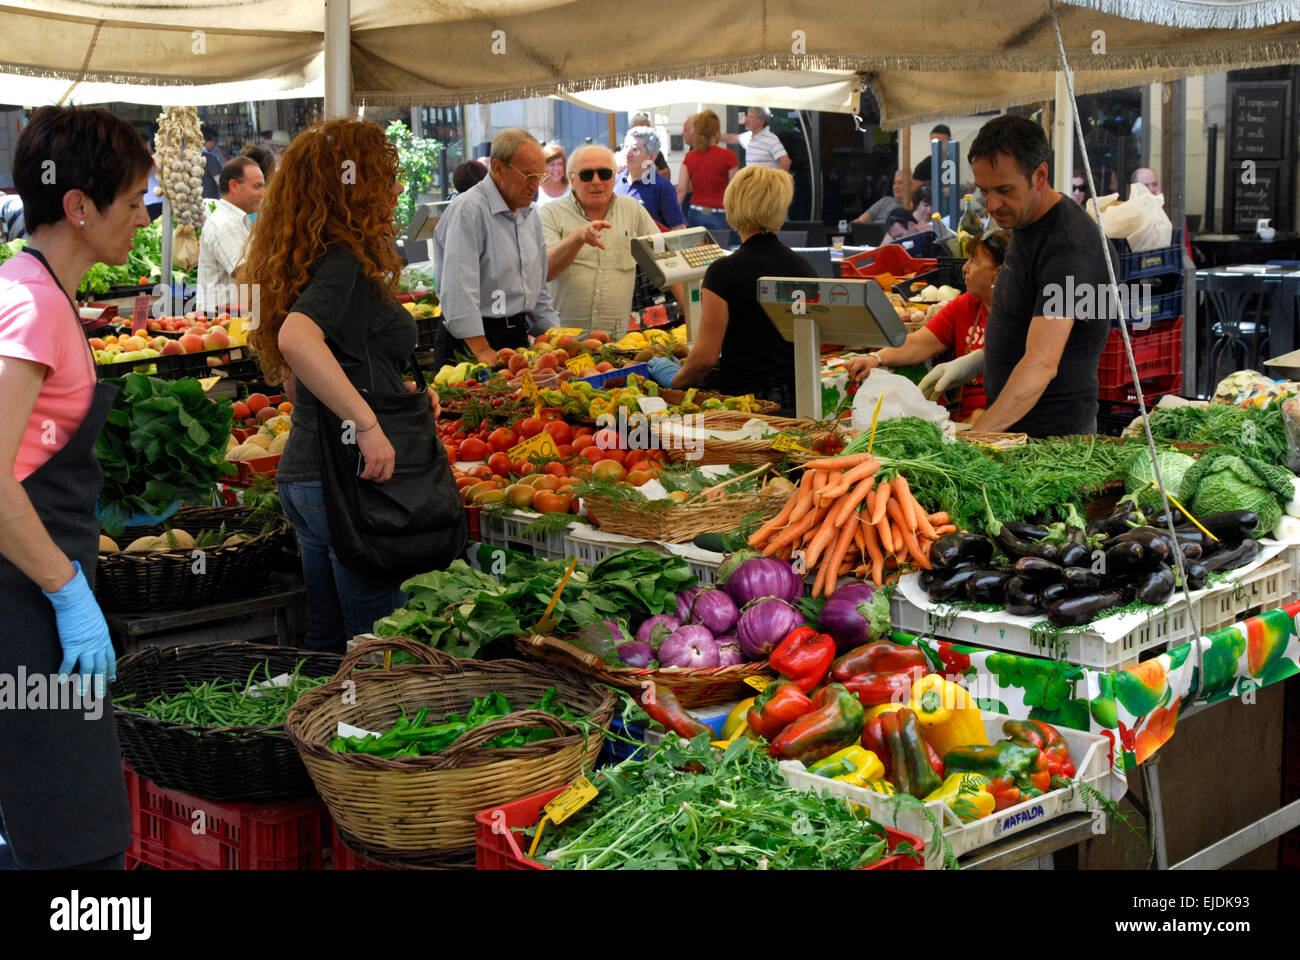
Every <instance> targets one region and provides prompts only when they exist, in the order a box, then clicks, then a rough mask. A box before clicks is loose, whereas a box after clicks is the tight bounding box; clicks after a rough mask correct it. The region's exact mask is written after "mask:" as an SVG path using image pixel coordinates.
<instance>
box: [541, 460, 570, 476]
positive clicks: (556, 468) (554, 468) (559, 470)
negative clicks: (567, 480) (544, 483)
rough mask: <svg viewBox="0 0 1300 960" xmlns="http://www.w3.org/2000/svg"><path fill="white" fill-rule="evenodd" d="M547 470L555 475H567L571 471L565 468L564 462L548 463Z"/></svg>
mask: <svg viewBox="0 0 1300 960" xmlns="http://www.w3.org/2000/svg"><path fill="white" fill-rule="evenodd" d="M545 470H546V472H547V473H549V474H550V475H551V476H553V477H567V476H568V475H569V471H568V470H566V469H565V468H564V464H562V463H548V464H547V465H546V467H545Z"/></svg>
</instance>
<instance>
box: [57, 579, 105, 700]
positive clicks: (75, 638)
mask: <svg viewBox="0 0 1300 960" xmlns="http://www.w3.org/2000/svg"><path fill="white" fill-rule="evenodd" d="M72 567H73V569H74V570H75V571H76V573H74V574H73V576H72V579H71V580H69V581H68V582H67V583H66V584H64V585H63V587H62V588H60V589H59V590H58V591H57V592H55V593H46V594H45V596H47V597H49V600H50V603H51V604H52V605H53V607H54V621H55V624H56V626H57V628H58V631H59V644H60V646H62V647H63V661H62V662H61V663H60V664H59V676H60V677H66V676H68V675H69V674H71V673H73V672H74V669H73V668H74V667H75V668H76V670H75V672H76V673H77V674H78V676H79V679H80V683H79V687H80V692H81V693H82V694H83V695H84V694H85V693H86V691H87V690H88V689H89V687H90V683H91V678H92V677H93V678H94V683H95V694H96V696H103V693H104V683H105V681H106V680H116V679H117V655H116V654H115V653H114V652H113V641H112V639H111V638H110V637H109V635H108V624H107V623H106V622H105V621H104V614H103V613H102V612H101V611H100V609H99V604H98V603H97V602H96V601H95V594H94V592H93V591H92V590H91V589H90V584H89V583H87V582H86V575H85V574H84V573H82V572H81V564H79V563H78V562H77V561H75V560H73V561H72ZM42 592H43V593H44V591H42Z"/></svg>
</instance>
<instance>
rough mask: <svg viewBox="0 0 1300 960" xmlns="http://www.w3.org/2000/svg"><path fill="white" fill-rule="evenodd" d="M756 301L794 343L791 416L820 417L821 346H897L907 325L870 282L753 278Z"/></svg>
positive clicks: (872, 282) (876, 347)
mask: <svg viewBox="0 0 1300 960" xmlns="http://www.w3.org/2000/svg"><path fill="white" fill-rule="evenodd" d="M758 302H759V304H760V305H761V306H762V308H763V310H764V312H766V313H767V315H768V316H769V317H770V318H771V319H772V323H774V324H775V325H776V329H777V330H779V331H780V332H781V336H783V337H785V338H786V339H787V340H790V341H793V343H794V383H795V415H796V416H798V417H803V418H806V419H812V420H820V419H821V418H822V391H821V346H822V344H823V343H838V344H844V345H846V346H854V347H858V346H861V347H872V348H875V349H879V348H881V347H898V346H901V345H902V343H903V341H904V340H906V339H907V328H906V327H905V326H903V321H902V320H900V319H899V318H898V313H897V311H895V310H894V306H893V304H891V303H890V302H889V298H888V297H886V296H885V291H884V290H882V289H881V288H880V284H878V283H876V281H875V280H872V279H865V280H847V279H837V280H826V279H823V278H819V277H759V280H758Z"/></svg>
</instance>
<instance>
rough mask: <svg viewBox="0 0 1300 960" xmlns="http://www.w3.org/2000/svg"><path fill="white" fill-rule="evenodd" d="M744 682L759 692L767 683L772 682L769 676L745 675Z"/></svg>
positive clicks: (764, 688)
mask: <svg viewBox="0 0 1300 960" xmlns="http://www.w3.org/2000/svg"><path fill="white" fill-rule="evenodd" d="M745 682H746V683H747V684H749V685H750V686H751V687H753V688H754V689H755V690H757V691H758V692H759V693H762V692H763V691H764V690H766V689H767V685H768V684H769V683H771V682H772V678H771V677H746V678H745Z"/></svg>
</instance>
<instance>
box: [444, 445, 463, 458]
mask: <svg viewBox="0 0 1300 960" xmlns="http://www.w3.org/2000/svg"><path fill="white" fill-rule="evenodd" d="M443 446H445V447H446V448H447V462H448V463H456V462H457V461H459V460H460V444H459V443H447V442H445V441H444V442H443Z"/></svg>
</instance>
